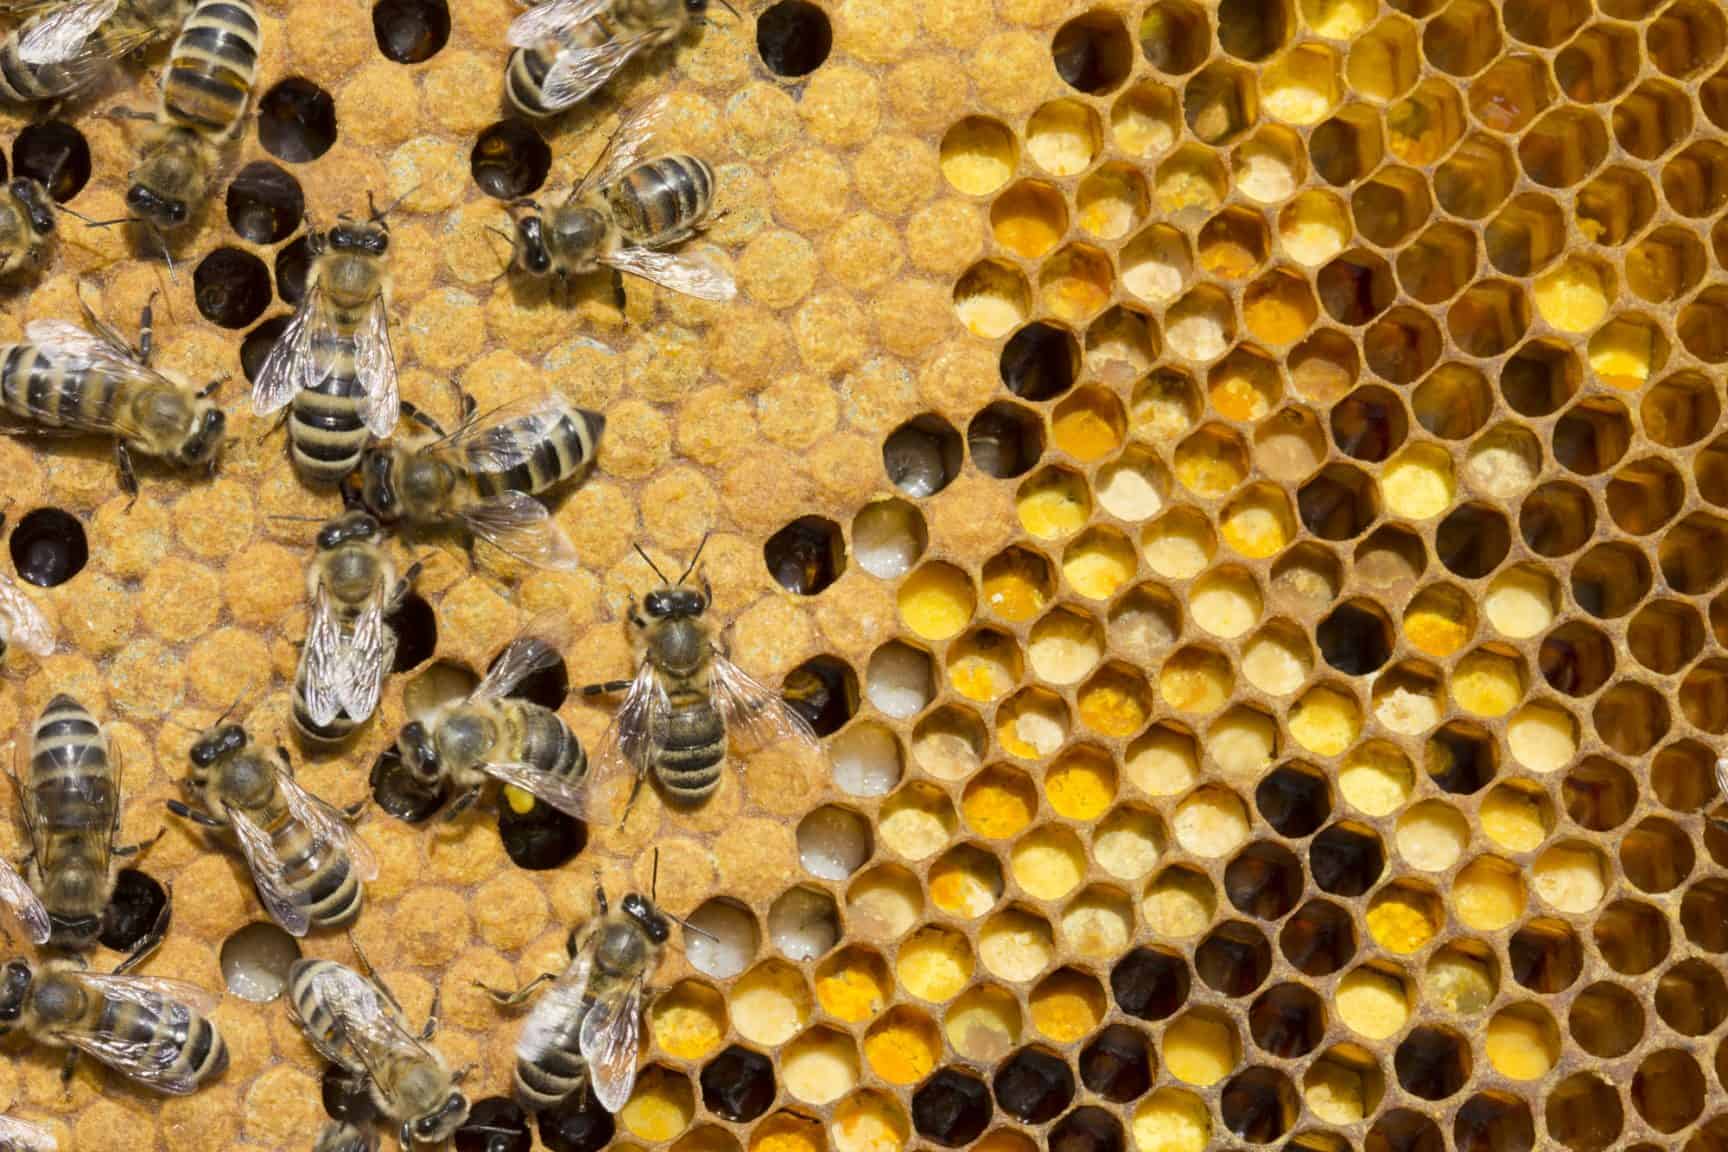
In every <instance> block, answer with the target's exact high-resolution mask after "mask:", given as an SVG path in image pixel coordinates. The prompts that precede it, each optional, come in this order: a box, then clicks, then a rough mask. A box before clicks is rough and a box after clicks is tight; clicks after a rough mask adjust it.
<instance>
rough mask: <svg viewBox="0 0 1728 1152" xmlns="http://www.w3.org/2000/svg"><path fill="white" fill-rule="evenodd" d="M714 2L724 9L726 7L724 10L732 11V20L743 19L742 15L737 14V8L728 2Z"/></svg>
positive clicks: (720, 0) (718, 0) (721, 0)
mask: <svg viewBox="0 0 1728 1152" xmlns="http://www.w3.org/2000/svg"><path fill="white" fill-rule="evenodd" d="M716 2H717V3H718V4H719V5H720V7H722V8H724V9H726V11H728V12H730V13H732V18H733V19H734V20H741V19H743V17H742V16H740V15H739V14H738V9H736V8H734V7H732V5H730V4H728V3H727V2H726V0H716Z"/></svg>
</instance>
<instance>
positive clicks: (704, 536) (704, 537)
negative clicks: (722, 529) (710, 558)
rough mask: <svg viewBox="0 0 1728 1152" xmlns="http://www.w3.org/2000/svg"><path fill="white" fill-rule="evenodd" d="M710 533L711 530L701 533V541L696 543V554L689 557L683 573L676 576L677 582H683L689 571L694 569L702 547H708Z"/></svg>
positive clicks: (688, 576)
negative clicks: (688, 562)
mask: <svg viewBox="0 0 1728 1152" xmlns="http://www.w3.org/2000/svg"><path fill="white" fill-rule="evenodd" d="M712 534H713V533H711V532H704V533H702V542H701V543H700V544H698V545H696V554H695V555H694V556H692V557H690V564H689V566H688V567H686V568H685V569H684V574H683V575H682V576H680V577H678V583H680V584H682V583H684V581H685V580H688V579H689V578H690V573H692V572H694V571H696V562H697V561H698V560H701V559H702V549H704V548H706V547H708V537H709V536H711V535H712Z"/></svg>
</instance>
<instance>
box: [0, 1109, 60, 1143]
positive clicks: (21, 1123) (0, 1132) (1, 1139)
mask: <svg viewBox="0 0 1728 1152" xmlns="http://www.w3.org/2000/svg"><path fill="white" fill-rule="evenodd" d="M59 1148H60V1145H59V1143H58V1142H57V1141H56V1140H55V1139H54V1133H52V1132H50V1131H48V1129H46V1128H42V1127H39V1126H37V1125H35V1124H32V1123H30V1122H29V1121H28V1120H20V1119H18V1118H17V1117H15V1116H0V1149H4V1150H5V1152H58V1150H59Z"/></svg>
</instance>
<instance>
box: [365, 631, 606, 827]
mask: <svg viewBox="0 0 1728 1152" xmlns="http://www.w3.org/2000/svg"><path fill="white" fill-rule="evenodd" d="M564 643H565V637H564V635H563V626H562V624H561V623H560V622H557V621H552V620H540V621H536V622H535V624H534V625H532V626H531V627H530V628H529V630H528V631H527V632H525V633H523V634H522V635H521V636H518V637H517V638H516V639H514V640H512V641H511V642H510V643H509V645H508V646H506V647H505V649H504V651H503V652H502V653H500V654H499V656H498V660H497V663H495V664H494V665H493V667H492V670H491V671H490V672H488V673H487V674H486V678H485V679H483V680H481V681H480V683H479V685H478V686H477V687H476V688H475V689H474V691H473V692H472V693H470V694H469V695H468V696H467V697H465V698H463V699H461V700H454V701H451V702H450V703H448V704H443V705H440V706H439V707H438V708H436V709H434V710H433V711H432V712H431V713H429V714H428V715H426V716H423V717H416V718H415V719H413V720H410V721H409V722H408V723H407V724H405V725H403V727H402V733H401V735H400V736H399V737H398V738H397V741H396V747H397V751H398V752H399V753H400V754H401V757H402V766H403V767H404V768H405V769H406V770H407V772H408V775H409V777H410V778H412V779H413V780H414V781H415V783H416V784H417V785H418V787H420V788H421V789H423V790H424V791H425V792H426V793H427V794H428V795H438V794H441V793H444V792H446V791H453V792H454V794H455V801H454V802H453V803H452V804H451V805H450V807H449V809H448V810H447V812H446V817H447V818H454V817H456V816H458V815H460V814H461V813H462V812H464V811H466V810H467V809H468V808H469V807H470V806H471V805H472V804H473V803H474V801H475V800H477V799H478V798H479V796H480V791H481V789H482V788H484V787H485V786H486V782H487V780H488V779H496V780H502V781H503V782H504V783H506V784H512V785H514V786H516V787H517V788H520V789H521V790H522V791H524V792H527V793H529V794H531V795H533V796H535V797H538V798H539V799H540V800H543V801H544V802H545V803H547V804H549V805H551V806H552V807H554V808H557V809H558V810H560V811H562V812H566V813H568V814H570V815H572V816H580V815H581V812H582V790H581V784H582V778H583V777H584V776H585V775H586V774H587V771H588V757H587V755H586V754H585V753H584V752H583V751H582V745H581V742H580V741H578V740H577V739H576V736H575V734H574V733H572V732H571V731H570V729H569V727H567V726H566V725H565V723H564V721H563V720H562V719H560V718H559V716H558V713H556V712H554V711H552V710H551V709H550V708H543V707H541V706H540V705H538V704H535V703H534V702H533V701H530V700H519V699H515V698H513V697H511V695H510V693H511V692H513V691H515V690H516V688H517V687H518V686H520V685H521V683H522V682H523V681H524V680H526V679H527V678H528V677H529V676H531V675H533V674H534V673H535V672H537V671H540V670H541V669H543V668H547V667H550V666H552V665H553V664H555V663H556V662H557V661H558V659H559V650H560V649H561V648H562V647H563V646H564Z"/></svg>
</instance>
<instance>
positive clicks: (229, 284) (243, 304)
mask: <svg viewBox="0 0 1728 1152" xmlns="http://www.w3.org/2000/svg"><path fill="white" fill-rule="evenodd" d="M192 295H193V299H194V300H196V301H197V302H198V312H199V314H200V315H202V316H203V317H204V319H206V320H208V321H210V322H211V323H213V324H219V325H221V326H222V327H224V328H244V327H246V326H247V325H248V324H250V323H252V321H254V320H256V319H258V317H260V316H262V315H263V314H264V309H265V308H267V307H268V306H269V304H270V269H268V268H266V267H264V261H262V260H260V259H258V257H256V256H254V255H252V253H250V252H247V251H245V250H244V249H241V248H218V249H216V250H215V251H214V252H211V253H210V254H209V255H208V256H206V257H204V259H202V260H200V261H199V262H198V269H197V271H195V272H194V273H192Z"/></svg>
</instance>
